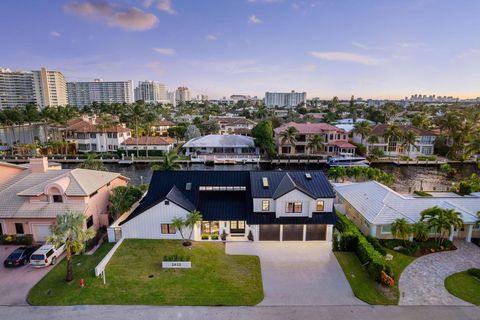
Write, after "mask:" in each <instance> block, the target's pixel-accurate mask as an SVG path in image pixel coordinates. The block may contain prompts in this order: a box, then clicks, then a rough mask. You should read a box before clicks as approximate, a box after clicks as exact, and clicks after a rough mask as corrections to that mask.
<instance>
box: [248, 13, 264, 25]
mask: <svg viewBox="0 0 480 320" xmlns="http://www.w3.org/2000/svg"><path fill="white" fill-rule="evenodd" d="M262 22H263V21H262V20H260V19H259V18H258V17H257V16H256V15H251V16H250V17H249V18H248V23H250V24H259V23H262Z"/></svg>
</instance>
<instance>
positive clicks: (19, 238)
mask: <svg viewBox="0 0 480 320" xmlns="http://www.w3.org/2000/svg"><path fill="white" fill-rule="evenodd" d="M32 243H33V235H31V234H24V235H14V234H12V235H8V234H4V235H2V236H0V244H21V245H31V244H32Z"/></svg>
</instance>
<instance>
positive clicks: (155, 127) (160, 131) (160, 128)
mask: <svg viewBox="0 0 480 320" xmlns="http://www.w3.org/2000/svg"><path fill="white" fill-rule="evenodd" d="M175 126H176V125H175V123H173V122H171V121H168V120H165V119H163V120H159V121H157V122H155V123H154V124H152V126H151V127H150V130H151V132H153V133H154V134H155V135H158V136H166V135H168V129H170V128H173V127H175Z"/></svg>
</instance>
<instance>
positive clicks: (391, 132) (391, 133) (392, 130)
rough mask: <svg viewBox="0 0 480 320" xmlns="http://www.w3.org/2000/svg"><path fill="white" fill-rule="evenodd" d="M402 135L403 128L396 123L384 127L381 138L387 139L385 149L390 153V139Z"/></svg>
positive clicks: (398, 137)
mask: <svg viewBox="0 0 480 320" xmlns="http://www.w3.org/2000/svg"><path fill="white" fill-rule="evenodd" d="M402 135H403V130H402V129H401V128H400V127H399V126H398V125H396V124H392V125H390V126H388V127H386V128H385V131H384V132H383V138H384V139H385V140H387V150H388V154H389V155H390V141H391V139H396V140H398V139H400V138H401V137H402Z"/></svg>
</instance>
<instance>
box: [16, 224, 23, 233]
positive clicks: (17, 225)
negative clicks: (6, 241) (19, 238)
mask: <svg viewBox="0 0 480 320" xmlns="http://www.w3.org/2000/svg"><path fill="white" fill-rule="evenodd" d="M15 233H16V234H24V232H23V223H15Z"/></svg>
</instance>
